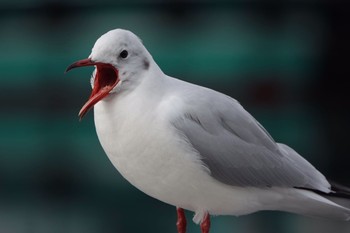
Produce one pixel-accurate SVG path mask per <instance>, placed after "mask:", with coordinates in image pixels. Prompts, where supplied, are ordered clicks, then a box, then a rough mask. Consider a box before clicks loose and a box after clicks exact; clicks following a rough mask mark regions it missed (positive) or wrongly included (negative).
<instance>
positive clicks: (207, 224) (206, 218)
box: [201, 213, 210, 233]
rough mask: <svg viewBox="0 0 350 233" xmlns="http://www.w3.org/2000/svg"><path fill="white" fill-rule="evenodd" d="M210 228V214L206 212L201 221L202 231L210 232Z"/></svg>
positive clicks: (203, 232)
mask: <svg viewBox="0 0 350 233" xmlns="http://www.w3.org/2000/svg"><path fill="white" fill-rule="evenodd" d="M209 229H210V215H209V214H208V213H206V214H205V216H204V219H203V220H202V222H201V231H202V233H209Z"/></svg>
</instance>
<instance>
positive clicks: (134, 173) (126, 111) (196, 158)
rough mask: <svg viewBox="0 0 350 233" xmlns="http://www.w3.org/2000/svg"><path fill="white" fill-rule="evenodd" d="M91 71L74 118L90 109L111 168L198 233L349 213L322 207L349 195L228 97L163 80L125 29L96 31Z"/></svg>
mask: <svg viewBox="0 0 350 233" xmlns="http://www.w3.org/2000/svg"><path fill="white" fill-rule="evenodd" d="M81 66H95V67H96V69H95V70H94V72H93V75H92V78H91V84H92V93H91V96H90V98H89V99H88V101H87V102H86V104H85V105H84V106H83V107H82V109H81V110H80V112H79V116H80V117H83V116H84V115H85V113H86V112H87V111H88V110H89V109H90V108H92V107H93V106H95V107H94V115H95V125H96V131H97V135H98V138H99V140H100V142H101V144H102V147H103V149H104V150H105V152H106V154H107V155H108V157H109V159H110V160H111V162H112V163H113V165H114V166H115V167H116V168H117V169H118V171H119V172H120V173H121V174H122V175H123V177H125V179H127V180H128V181H129V182H130V183H131V184H133V185H134V186H136V187H137V188H138V189H140V190H141V191H143V192H145V193H146V194H148V195H150V196H152V197H154V198H156V199H159V200H161V201H163V202H166V203H168V204H171V205H174V206H176V207H177V214H178V221H177V229H178V232H179V233H184V232H185V231H186V219H185V216H184V212H183V209H188V210H191V211H194V212H195V215H194V218H193V221H194V222H196V223H200V226H201V230H202V232H203V233H208V232H209V228H210V214H212V215H244V214H249V213H253V212H256V211H260V210H280V211H287V212H293V213H297V214H303V215H310V216H319V217H327V218H333V219H340V220H350V209H347V208H345V207H343V206H341V205H338V204H336V203H335V202H333V201H330V200H329V199H328V198H330V197H332V196H339V197H342V198H350V192H348V191H346V190H342V189H340V188H338V187H334V186H333V185H331V184H330V183H329V181H327V179H326V178H325V177H324V176H323V175H322V174H321V173H320V172H319V171H318V170H316V168H314V167H313V166H312V165H311V164H310V163H309V162H307V161H306V160H305V159H304V158H302V157H301V156H300V155H299V154H298V153H297V152H295V151H294V150H293V149H292V148H290V147H288V146H287V145H284V144H281V143H276V142H275V141H274V140H273V138H272V137H271V136H270V135H269V134H268V132H267V131H266V130H265V129H264V128H263V127H262V126H261V125H260V124H259V123H258V122H257V121H256V120H255V119H254V118H253V117H252V116H251V115H250V114H249V113H248V112H247V111H245V109H244V108H243V107H242V106H241V105H240V104H239V103H238V102H237V101H236V100H235V99H233V98H231V97H229V96H227V95H224V94H221V93H219V92H216V91H214V90H211V89H208V88H205V87H201V86H197V85H194V84H190V83H187V82H184V81H181V80H179V79H175V78H172V77H169V76H167V75H165V74H164V73H163V72H162V71H161V69H160V68H159V67H158V65H157V64H156V63H155V61H154V60H153V58H152V56H151V54H150V53H149V52H148V51H147V49H146V48H145V47H144V46H143V44H142V42H141V40H140V39H139V38H138V37H137V36H136V35H135V34H133V33H132V32H130V31H127V30H122V29H115V30H112V31H109V32H107V33H106V34H104V35H102V36H101V37H100V38H99V39H98V40H97V41H96V43H95V45H94V47H93V49H92V52H91V54H90V56H89V57H88V58H87V59H84V60H80V61H77V62H75V63H73V64H72V65H70V66H69V67H68V68H67V71H69V70H70V69H73V68H76V67H81Z"/></svg>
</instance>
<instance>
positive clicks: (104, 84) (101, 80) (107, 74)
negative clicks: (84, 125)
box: [79, 63, 119, 119]
mask: <svg viewBox="0 0 350 233" xmlns="http://www.w3.org/2000/svg"><path fill="white" fill-rule="evenodd" d="M96 68H97V71H96V75H95V80H94V87H93V89H92V92H91V95H90V97H89V99H88V101H87V102H86V103H85V104H84V106H83V107H82V108H81V110H80V112H79V117H80V119H82V118H83V117H84V115H85V114H86V113H87V112H88V111H89V110H90V109H91V108H92V107H93V106H94V105H95V104H96V103H97V102H98V101H100V100H102V99H103V98H104V97H106V96H107V95H108V94H109V92H110V91H112V90H113V88H114V87H115V86H116V85H117V84H118V82H119V76H118V70H117V69H116V68H114V67H113V66H112V65H110V64H105V63H97V64H96Z"/></svg>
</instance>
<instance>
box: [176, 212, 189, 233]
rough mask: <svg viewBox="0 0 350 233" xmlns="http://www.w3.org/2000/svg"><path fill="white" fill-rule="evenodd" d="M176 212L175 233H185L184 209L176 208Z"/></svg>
mask: <svg viewBox="0 0 350 233" xmlns="http://www.w3.org/2000/svg"><path fill="white" fill-rule="evenodd" d="M176 212H177V222H176V226H177V232H178V233H186V224H187V223H186V216H185V212H184V209H182V208H179V207H176Z"/></svg>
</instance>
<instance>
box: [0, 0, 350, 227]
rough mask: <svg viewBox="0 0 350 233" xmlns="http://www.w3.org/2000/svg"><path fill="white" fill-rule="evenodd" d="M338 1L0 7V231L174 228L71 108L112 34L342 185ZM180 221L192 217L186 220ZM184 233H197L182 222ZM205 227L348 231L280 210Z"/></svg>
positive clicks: (344, 110) (346, 50) (345, 90)
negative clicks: (136, 43)
mask: <svg viewBox="0 0 350 233" xmlns="http://www.w3.org/2000/svg"><path fill="white" fill-rule="evenodd" d="M349 18H350V11H349V7H348V4H347V3H346V1H343V2H341V1H331V0H329V1H313V0H305V1H294V0H289V1H277V0H276V1H275V0H250V1H244V0H235V1H216V2H215V3H213V2H210V1H203V0H192V1H185V0H180V1H176V0H172V1H171V0H169V1H161V0H154V1H146V0H124V1H111V0H110V1H108V0H99V1H89V0H70V1H58V0H57V1H40V0H22V1H20V0H12V1H1V2H0V42H1V43H0V71H1V83H0V99H1V105H0V106H1V115H0V127H1V128H0V233H17V232H21V233H22V232H23V233H50V232H53V233H56V232H57V233H58V232H64V233H73V232H77V233H78V232H79V233H97V232H104V233H112V232H113V233H118V232H120V233H129V232H130V233H131V232H133V233H134V232H143V233H148V232H152V233H153V232H167V233H171V232H172V233H175V232H176V227H175V221H176V215H175V208H174V207H172V206H169V205H166V204H163V203H162V202H160V201H158V200H155V199H152V198H150V197H148V196H146V195H145V194H143V193H142V192H140V191H138V190H136V188H134V187H132V186H131V185H130V184H129V183H128V182H127V181H125V180H124V179H123V178H122V177H121V176H120V175H119V174H118V173H117V171H116V170H115V169H114V167H113V166H112V165H111V163H110V162H109V161H108V159H107V157H106V156H105V154H104V152H103V150H102V148H101V146H100V144H99V142H98V139H97V136H96V133H95V130H94V123H93V114H92V113H89V114H88V115H87V116H86V117H85V118H84V120H83V121H82V122H79V120H78V117H77V113H78V111H79V109H80V107H81V106H82V104H83V103H84V102H85V100H86V99H87V97H88V95H89V92H90V84H89V82H90V80H89V79H90V74H91V72H92V69H89V68H86V69H81V70H79V71H74V72H72V73H70V74H69V75H64V73H63V72H64V70H65V68H66V67H67V65H69V64H70V63H72V62H73V61H76V60H78V59H82V58H86V57H87V56H88V55H89V54H90V50H91V48H92V46H93V44H94V42H95V40H96V39H97V38H98V37H99V36H100V35H102V34H103V33H105V32H106V31H108V30H110V29H114V28H125V29H129V30H131V31H133V32H134V33H136V34H137V35H138V36H140V37H141V38H142V40H143V42H144V44H145V45H146V47H147V48H148V50H149V51H150V52H151V54H152V55H153V57H154V59H155V60H156V62H157V63H158V64H159V66H160V67H161V68H162V69H163V71H164V72H165V73H167V74H168V75H171V76H175V77H179V78H180V79H183V80H186V81H189V82H193V83H196V84H200V85H204V86H207V87H210V88H213V89H215V90H218V91H221V92H224V93H226V94H228V95H230V96H232V97H234V98H236V99H238V100H239V101H240V102H241V103H242V104H243V106H245V108H246V109H247V110H248V111H249V112H251V113H252V114H253V115H254V116H255V117H256V118H257V119H258V120H259V121H260V122H261V123H262V124H263V125H264V126H265V127H266V128H267V130H268V131H269V132H270V133H271V134H272V136H273V137H274V138H275V139H276V141H281V142H284V143H287V144H289V145H290V146H292V147H293V148H295V149H296V150H297V151H298V152H299V153H300V154H302V155H303V156H304V157H305V158H307V159H308V160H309V161H310V162H311V163H313V164H314V165H315V166H316V167H317V168H318V169H320V170H321V171H322V172H323V173H324V174H326V175H327V176H328V177H330V178H331V179H332V180H335V181H338V182H341V183H343V184H345V185H348V186H349V185H350V171H349V169H348V166H349V162H350V159H349V150H348V147H349V136H348V135H349V133H348V132H350V126H349V121H348V120H349V117H350V111H349V107H350V105H349V97H350V93H349V92H350V86H349V82H348V80H347V79H349V78H350V75H349V74H350V71H349V70H350V69H349V68H350V67H349V66H350V65H349V61H350V59H349V54H350V45H349V41H350V33H349V23H350V22H349ZM187 216H188V217H189V218H192V213H190V212H188V213H187ZM189 232H199V228H198V227H197V226H195V225H194V224H193V223H192V222H190V221H189ZM212 232H216V233H223V232H225V233H226V232H240V233H243V232H244V233H252V232H254V233H255V232H260V233H263V232H286V233H290V232H300V233H306V232H320V233H321V232H327V233H328V232H338V233H343V232H350V223H343V222H332V221H328V220H320V219H312V218H305V217H300V216H296V215H293V214H287V213H276V212H263V213H257V214H253V215H249V216H242V217H239V218H236V217H216V218H213V219H212Z"/></svg>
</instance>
